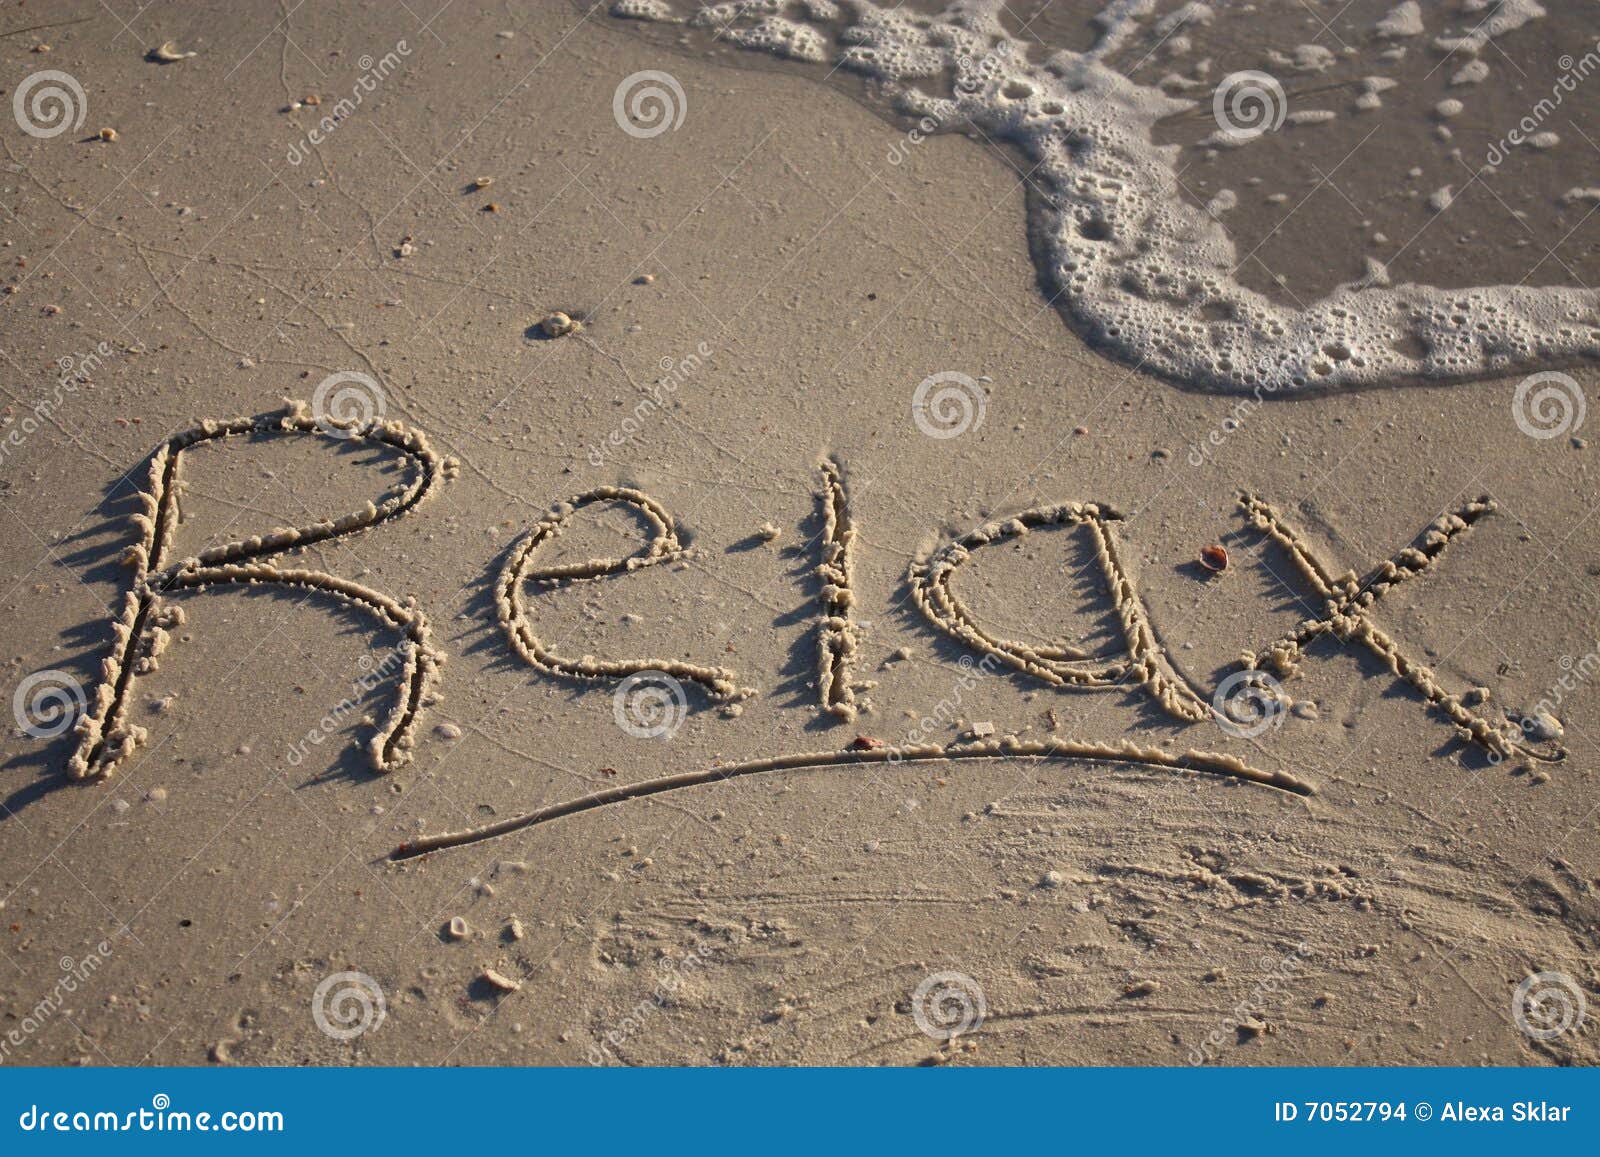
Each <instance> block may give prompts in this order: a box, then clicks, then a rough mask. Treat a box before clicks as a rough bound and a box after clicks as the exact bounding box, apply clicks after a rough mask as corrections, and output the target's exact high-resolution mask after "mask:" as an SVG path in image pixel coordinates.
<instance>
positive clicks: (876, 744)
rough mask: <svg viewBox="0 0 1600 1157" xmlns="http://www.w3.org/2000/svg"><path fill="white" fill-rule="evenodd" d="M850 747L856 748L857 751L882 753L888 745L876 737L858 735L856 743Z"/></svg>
mask: <svg viewBox="0 0 1600 1157" xmlns="http://www.w3.org/2000/svg"><path fill="white" fill-rule="evenodd" d="M850 746H851V747H853V748H855V749H856V750H857V751H880V750H882V749H883V748H884V747H886V746H888V745H887V744H886V743H884V741H883V740H881V739H878V738H876V737H874V736H871V735H858V736H856V738H855V741H854V742H853V743H851V744H850Z"/></svg>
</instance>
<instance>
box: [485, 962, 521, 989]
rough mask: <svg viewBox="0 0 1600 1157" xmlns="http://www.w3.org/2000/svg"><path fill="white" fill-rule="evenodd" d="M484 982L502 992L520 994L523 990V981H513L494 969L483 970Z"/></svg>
mask: <svg viewBox="0 0 1600 1157" xmlns="http://www.w3.org/2000/svg"><path fill="white" fill-rule="evenodd" d="M483 982H484V983H485V984H487V985H488V986H489V987H490V988H493V989H496V990H498V991H500V992H519V991H521V989H522V982H521V981H518V980H512V979H511V977H509V976H507V975H505V974H504V973H502V972H496V971H495V970H494V969H492V968H485V969H484V970H483Z"/></svg>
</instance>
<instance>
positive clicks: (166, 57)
mask: <svg viewBox="0 0 1600 1157" xmlns="http://www.w3.org/2000/svg"><path fill="white" fill-rule="evenodd" d="M194 55H195V54H194V53H193V52H184V51H183V50H182V49H181V48H179V47H178V45H177V42H176V41H173V40H169V41H167V42H166V43H165V44H163V45H161V47H159V48H152V49H151V50H150V55H149V59H150V60H154V61H159V62H160V63H162V64H176V63H177V62H178V61H180V60H188V59H189V58H190V57H191V56H194Z"/></svg>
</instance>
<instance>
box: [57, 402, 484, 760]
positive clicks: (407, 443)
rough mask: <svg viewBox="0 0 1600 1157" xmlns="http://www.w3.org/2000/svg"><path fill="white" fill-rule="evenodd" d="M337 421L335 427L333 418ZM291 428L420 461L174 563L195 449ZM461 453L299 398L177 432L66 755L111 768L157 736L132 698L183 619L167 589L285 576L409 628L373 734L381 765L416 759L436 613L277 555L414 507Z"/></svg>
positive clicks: (158, 459)
mask: <svg viewBox="0 0 1600 1157" xmlns="http://www.w3.org/2000/svg"><path fill="white" fill-rule="evenodd" d="M330 426H331V428H330ZM276 434H289V435H295V436H314V437H326V438H331V439H336V440H338V441H340V442H349V441H356V442H360V441H367V442H375V443H381V444H382V445H385V446H389V447H392V448H393V449H395V450H398V451H399V452H400V453H401V454H402V455H404V456H405V457H406V458H408V459H410V460H411V461H412V462H413V463H414V464H415V465H416V468H417V469H416V472H415V475H414V476H413V478H412V479H411V480H410V481H409V482H408V483H407V485H406V486H405V487H404V488H403V489H401V490H400V491H399V492H398V493H395V494H392V495H390V496H389V497H387V498H385V499H384V500H383V501H382V502H379V503H376V504H374V503H372V502H368V503H367V504H366V507H365V508H364V509H361V510H358V511H354V512H352V513H349V514H344V515H341V516H340V517H338V518H335V519H325V520H323V521H321V522H316V523H312V524H310V525H308V526H300V527H280V528H278V529H276V530H272V531H269V532H268V533H266V534H262V535H256V536H254V537H251V538H245V539H236V540H234V541H232V542H227V543H224V544H222V545H221V546H215V547H212V548H210V549H208V550H205V551H202V552H201V553H200V554H198V555H196V556H194V557H192V558H186V559H182V560H180V561H178V562H176V563H173V564H171V565H170V566H169V565H165V563H166V559H167V555H168V554H169V553H170V552H171V550H172V544H173V542H174V540H175V537H176V535H177V530H178V524H179V522H181V521H182V512H181V504H180V498H181V495H182V491H183V475H182V469H181V467H182V461H183V455H184V453H185V451H187V450H188V449H189V448H190V447H192V446H196V445H199V444H200V443H202V442H214V441H220V440H224V439H227V438H234V437H240V436H245V435H276ZM455 471H456V465H455V462H454V461H453V460H452V459H449V458H445V457H442V456H440V455H439V454H437V453H436V452H435V451H434V450H433V449H432V448H431V447H430V446H429V445H428V441H427V438H426V437H424V436H423V435H422V434H421V433H419V432H417V431H413V430H410V429H408V428H407V427H405V426H403V425H401V424H400V423H398V422H381V423H380V422H371V423H365V424H355V423H349V424H341V423H338V422H337V421H335V420H334V419H331V418H327V417H323V418H321V419H320V420H319V419H317V418H314V417H313V416H312V414H311V411H310V409H309V408H308V407H307V405H306V403H304V402H301V401H292V400H291V401H289V402H288V404H287V407H286V408H285V409H284V410H283V411H281V412H280V413H277V414H269V415H264V416H261V417H255V418H234V419H230V420H227V421H214V420H207V421H204V422H201V423H200V424H199V425H198V426H195V427H193V428H191V429H189V430H185V431H183V432H181V433H178V434H175V435H173V436H172V437H171V438H169V439H168V440H167V441H166V442H164V443H162V445H161V447H160V448H159V449H158V450H157V451H156V452H155V454H154V455H153V456H152V457H151V460H150V471H149V476H148V477H149V482H148V489H146V490H143V491H141V492H140V495H139V497H140V499H141V501H142V503H143V506H144V510H143V513H141V514H136V515H134V522H135V523H136V524H137V525H138V526H139V527H140V528H141V530H142V531H143V536H142V540H141V541H140V542H139V544H138V545H136V546H133V547H130V548H129V549H128V552H127V554H126V556H125V561H126V562H128V563H129V564H130V565H131V566H132V567H133V568H134V577H133V584H132V586H131V587H130V588H129V589H128V591H127V592H126V594H125V595H124V596H123V604H122V613H121V615H120V616H119V617H118V618H117V619H116V620H115V621H114V622H113V623H112V636H113V644H112V653H111V654H110V655H108V656H107V657H106V658H105V659H104V660H103V661H102V663H101V667H100V682H99V684H98V685H97V686H96V687H95V689H94V694H93V696H92V698H91V703H90V709H89V711H88V712H87V713H86V714H85V715H84V717H83V719H82V720H81V721H80V722H79V723H78V725H77V731H78V736H79V738H78V747H77V750H76V751H74V753H73V755H72V758H71V759H70V760H69V762H68V764H67V772H68V774H69V775H70V776H71V777H72V778H74V779H95V778H98V779H104V778H107V777H109V776H111V775H112V774H113V773H114V772H115V771H116V768H117V765H118V764H120V763H121V762H122V761H123V760H124V759H126V758H127V757H128V756H129V755H130V754H132V752H133V751H134V750H135V749H136V748H137V747H138V746H139V744H140V743H142V742H143V741H144V740H145V738H146V731H145V729H144V728H142V727H140V726H138V725H137V724H135V723H133V722H131V721H130V720H129V718H128V707H129V703H130V701H131V699H132V697H133V690H134V686H135V684H136V683H137V681H138V678H139V676H141V675H147V674H149V673H150V672H152V671H154V670H155V669H156V666H157V662H158V660H159V657H160V655H161V654H162V652H163V651H164V650H165V649H166V646H167V643H168V642H169V639H170V636H169V633H168V632H169V630H170V629H171V628H172V627H175V626H177V625H178V624H180V623H182V622H183V608H182V607H180V606H177V605H175V604H172V603H170V602H169V601H168V599H167V597H166V596H168V595H172V594H176V593H178V592H181V591H204V590H206V589H207V588H208V587H211V586H230V585H237V586H268V585H271V586H284V587H291V588H299V589H301V590H305V591H314V592H317V593H321V594H327V595H331V596H333V597H334V598H335V599H338V600H339V601H341V602H343V603H344V604H346V605H348V606H350V607H354V608H356V609H358V610H361V611H364V612H365V613H367V614H369V615H371V616H372V617H374V618H376V619H377V620H378V621H379V622H381V623H382V624H383V625H384V626H387V627H392V628H396V629H398V630H399V631H401V632H402V633H403V634H404V636H405V637H404V639H403V640H402V641H401V642H400V644H399V645H398V646H399V650H400V652H401V654H402V655H403V657H404V666H403V670H402V675H401V683H402V687H401V690H400V693H399V694H398V696H397V697H396V700H395V703H394V705H393V707H392V708H391V709H390V712H389V715H388V716H387V718H386V719H384V721H383V722H382V723H380V724H379V726H378V730H377V733H376V734H375V735H373V736H372V738H371V739H370V740H369V741H368V742H367V745H366V748H367V753H368V757H369V759H370V762H371V764H372V766H373V768H374V769H375V770H377V771H381V772H387V771H392V770H394V769H395V768H396V767H399V766H401V765H402V764H404V763H405V762H406V761H407V760H408V759H410V754H411V753H410V749H411V745H412V742H413V738H414V735H415V730H416V721H417V717H418V715H419V714H420V713H421V711H422V709H423V708H424V707H425V706H427V705H428V704H429V703H431V702H432V700H433V694H432V688H433V686H434V685H435V684H436V683H437V681H438V678H439V668H440V666H441V665H442V664H443V663H444V656H443V654H441V653H440V652H439V651H438V650H436V649H435V648H434V646H433V643H432V640H431V636H430V631H429V627H428V621H427V618H426V617H425V616H424V615H423V613H422V611H421V609H420V608H419V607H418V606H417V605H416V602H415V600H413V599H410V598H407V599H405V600H404V601H400V600H396V599H394V598H391V597H390V596H388V595H386V594H384V593H382V592H381V591H377V590H374V589H372V588H371V587H367V586H363V585H361V584H360V583H354V582H350V581H349V580H348V579H342V578H339V577H338V576H336V575H332V574H328V573H327V572H326V571H320V570H308V569H304V568H293V567H281V566H279V565H277V563H276V562H274V561H272V560H273V559H274V558H275V557H276V556H278V555H282V554H283V553H285V552H286V551H289V550H293V549H296V548H300V547H305V546H310V545H312V544H314V543H319V542H328V541H330V540H332V539H336V538H342V537H344V536H345V535H350V534H356V533H358V532H360V531H364V530H368V529H370V528H372V527H374V526H377V525H379V524H380V523H384V522H388V521H390V520H392V519H397V518H401V517H403V516H405V515H406V514H409V513H410V512H411V511H412V510H414V509H416V507H417V506H418V505H419V504H420V503H421V502H422V501H423V500H424V499H426V498H427V497H428V496H429V494H431V493H432V492H433V490H434V488H435V487H436V486H437V485H438V484H439V482H440V481H442V480H443V479H445V478H448V477H451V476H453V475H454V474H455Z"/></svg>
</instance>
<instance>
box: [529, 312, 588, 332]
mask: <svg viewBox="0 0 1600 1157" xmlns="http://www.w3.org/2000/svg"><path fill="white" fill-rule="evenodd" d="M539 328H540V329H542V330H544V335H545V336H546V337H566V336H567V334H569V333H577V332H578V331H579V330H581V329H582V328H583V323H582V322H581V321H576V320H574V319H573V318H570V317H568V316H567V315H566V314H564V313H562V312H561V311H560V310H557V311H556V312H555V313H552V314H551V315H550V316H549V317H547V318H545V319H544V320H543V321H541V322H540V323H539Z"/></svg>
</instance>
